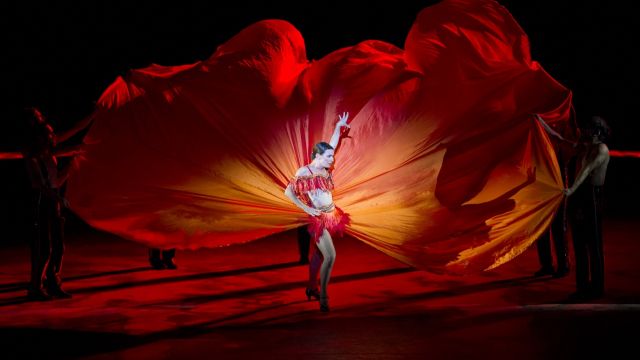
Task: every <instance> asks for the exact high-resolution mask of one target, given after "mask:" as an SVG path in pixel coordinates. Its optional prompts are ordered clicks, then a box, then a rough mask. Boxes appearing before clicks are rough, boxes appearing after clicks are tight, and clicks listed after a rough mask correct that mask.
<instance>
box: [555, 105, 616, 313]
mask: <svg viewBox="0 0 640 360" xmlns="http://www.w3.org/2000/svg"><path fill="white" fill-rule="evenodd" d="M583 136H584V137H585V140H586V143H585V144H584V149H583V151H581V152H580V153H579V154H578V168H579V169H580V170H579V171H578V174H577V175H576V180H575V182H574V183H573V185H572V186H571V187H570V188H568V189H565V190H564V193H565V194H566V195H567V196H571V198H570V201H569V209H570V211H569V212H570V214H571V227H572V230H573V243H574V246H573V247H574V254H575V258H576V259H575V260H576V288H577V291H576V292H575V293H573V294H572V295H571V298H572V299H574V300H583V299H590V298H598V297H601V296H602V295H603V294H604V255H603V251H602V248H603V246H602V245H603V242H602V213H603V200H604V196H603V195H604V194H603V188H604V181H605V176H606V173H607V166H608V165H609V148H608V147H607V145H606V144H605V143H604V141H606V139H607V137H608V136H609V126H608V125H607V123H606V122H605V121H604V119H602V118H601V117H599V116H594V117H592V118H591V121H590V122H589V124H588V125H587V126H586V127H585V128H584V129H583Z"/></svg>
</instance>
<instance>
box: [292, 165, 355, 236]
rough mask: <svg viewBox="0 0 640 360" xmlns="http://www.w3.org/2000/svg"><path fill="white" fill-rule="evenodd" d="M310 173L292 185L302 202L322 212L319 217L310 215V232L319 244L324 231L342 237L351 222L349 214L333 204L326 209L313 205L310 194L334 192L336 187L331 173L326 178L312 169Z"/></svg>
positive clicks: (299, 177)
mask: <svg viewBox="0 0 640 360" xmlns="http://www.w3.org/2000/svg"><path fill="white" fill-rule="evenodd" d="M307 168H309V167H307ZM309 172H310V173H311V175H305V176H296V177H294V178H293V179H291V182H290V184H291V187H292V188H293V191H294V193H295V194H296V196H297V197H298V199H300V201H302V202H303V203H305V204H306V205H307V206H309V207H312V208H314V209H318V210H320V211H321V213H320V215H318V216H312V215H309V226H308V230H309V234H311V238H312V239H313V240H314V241H315V242H316V243H317V242H318V241H319V239H320V235H322V230H323V229H327V231H328V232H329V234H330V235H331V237H336V236H338V237H342V236H343V234H344V230H345V228H346V226H347V225H349V224H350V222H351V219H350V217H349V214H347V213H345V212H344V211H342V209H340V208H339V207H337V206H336V205H335V203H333V202H331V204H330V205H328V206H326V207H322V208H318V207H316V206H314V205H313V202H312V201H311V196H310V194H309V192H312V191H317V190H320V191H327V192H331V191H333V188H334V185H333V178H332V176H331V173H329V174H328V175H326V176H325V175H323V174H314V173H313V172H312V171H311V169H309Z"/></svg>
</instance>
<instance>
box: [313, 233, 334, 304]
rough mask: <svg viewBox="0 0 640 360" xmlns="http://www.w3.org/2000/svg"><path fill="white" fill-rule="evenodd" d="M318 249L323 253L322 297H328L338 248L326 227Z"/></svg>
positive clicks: (321, 271) (321, 272)
mask: <svg viewBox="0 0 640 360" xmlns="http://www.w3.org/2000/svg"><path fill="white" fill-rule="evenodd" d="M317 247H318V250H320V253H322V257H323V260H322V266H321V267H320V297H321V298H327V297H328V296H327V285H328V284H329V278H330V277H331V269H333V264H334V263H335V260H336V249H335V248H334V247H333V240H332V239H331V235H329V232H328V231H327V230H326V229H325V230H323V232H322V235H321V236H320V239H319V241H318V244H317Z"/></svg>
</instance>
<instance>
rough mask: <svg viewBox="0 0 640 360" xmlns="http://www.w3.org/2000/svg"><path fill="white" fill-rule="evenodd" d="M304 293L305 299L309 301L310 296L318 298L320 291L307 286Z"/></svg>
mask: <svg viewBox="0 0 640 360" xmlns="http://www.w3.org/2000/svg"><path fill="white" fill-rule="evenodd" d="M304 293H305V295H307V301H311V298H312V297H313V298H315V299H316V300H320V292H318V289H310V288H307V289H306V290H305V291H304Z"/></svg>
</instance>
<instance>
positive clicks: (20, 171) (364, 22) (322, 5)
mask: <svg viewBox="0 0 640 360" xmlns="http://www.w3.org/2000/svg"><path fill="white" fill-rule="evenodd" d="M435 2H436V1H413V0H412V1H386V2H375V1H368V2H347V1H339V2H336V1H322V2H320V1H318V2H297V3H295V4H294V5H285V4H284V2H275V1H261V2H259V3H258V2H256V3H255V4H251V3H247V2H241V1H228V2H226V4H221V3H220V1H217V3H218V4H215V3H214V2H212V1H211V2H205V1H201V2H193V3H191V2H188V1H175V2H171V3H170V4H169V5H161V3H160V2H139V1H122V2H120V1H84V2H80V1H73V2H72V1H55V2H43V3H42V4H40V3H37V2H31V1H20V2H18V1H8V2H3V3H2V4H1V5H0V20H1V21H0V26H2V29H0V34H1V35H0V36H1V37H2V47H3V48H4V49H3V56H2V60H3V62H4V63H5V64H3V66H2V79H3V84H4V89H5V95H4V101H3V103H2V107H1V108H0V112H1V113H0V116H1V118H0V122H1V124H2V127H1V128H0V151H15V150H17V148H18V144H19V139H18V134H19V126H18V121H19V115H20V113H21V109H22V108H23V107H25V106H37V107H40V108H41V109H42V110H43V112H44V114H45V115H46V116H48V117H49V118H50V119H51V120H52V121H53V123H54V125H55V126H56V128H57V129H60V130H63V129H66V128H69V127H71V125H72V124H73V123H74V122H77V121H79V120H80V119H82V118H84V117H85V116H87V115H89V114H90V113H91V111H92V109H93V106H94V104H95V101H96V100H97V99H98V97H99V96H100V94H101V93H102V92H103V91H104V90H105V89H106V87H107V86H108V85H109V84H110V83H111V82H112V81H114V80H115V78H116V77H117V76H118V75H124V74H125V73H126V72H127V70H129V69H133V68H141V67H146V66H148V65H150V64H152V63H157V64H161V65H177V64H187V63H193V62H195V61H198V60H204V59H206V58H208V57H209V56H210V55H211V54H213V52H214V51H215V49H216V47H217V46H218V45H220V44H222V43H223V42H225V41H226V40H228V39H229V38H231V37H232V36H233V35H234V34H236V33H238V32H239V31H240V30H242V29H243V28H244V27H246V26H248V25H249V24H251V23H253V22H255V21H258V20H262V19H268V18H278V19H284V20H287V21H289V22H291V23H292V24H293V25H294V26H296V27H297V28H298V29H299V30H300V31H301V33H302V35H303V36H304V38H305V41H306V46H307V56H308V58H309V59H319V58H321V57H323V56H324V55H326V54H328V53H330V52H331V51H333V50H336V49H338V48H341V47H344V46H350V45H354V44H356V43H358V42H360V41H363V40H366V39H378V40H383V41H387V42H390V43H392V44H395V45H397V46H400V47H402V46H403V43H404V38H405V36H406V34H407V33H408V31H409V29H410V27H411V25H412V23H413V20H414V19H415V17H416V15H417V14H418V12H419V11H420V9H422V8H424V7H426V6H428V5H430V4H433V3H435ZM500 3H502V4H503V5H504V6H505V7H507V8H508V9H509V10H510V11H511V13H512V14H513V16H514V17H515V19H516V20H517V21H518V22H519V23H520V25H521V26H522V27H523V29H524V30H525V32H526V33H527V34H528V35H529V38H530V42H531V49H532V55H533V58H534V59H535V60H537V61H539V62H540V63H541V64H542V66H543V67H544V68H545V69H546V70H547V71H548V72H549V73H550V74H551V75H552V76H553V77H555V78H556V79H557V80H558V81H560V82H561V83H562V84H564V85H565V86H567V87H568V88H570V89H572V90H573V92H574V103H575V107H576V111H577V114H578V117H579V118H586V117H588V116H590V115H591V114H593V113H598V114H601V115H602V116H603V117H605V118H606V119H607V120H608V121H609V123H610V125H611V127H612V129H613V138H612V139H611V141H610V142H609V145H610V148H611V149H617V150H635V151H640V142H638V141H637V140H636V139H637V130H638V128H639V126H638V125H637V123H638V121H637V119H636V118H635V116H634V115H635V114H634V113H632V112H631V109H633V105H635V102H634V100H635V99H632V96H634V94H638V93H640V91H638V83H637V82H636V81H634V79H637V78H638V76H637V75H638V69H637V66H636V61H634V60H633V59H634V57H633V56H632V50H633V46H634V44H635V43H636V42H637V40H636V39H634V38H632V36H633V34H632V31H631V29H632V27H634V26H635V23H634V22H635V21H636V20H635V19H632V14H633V12H631V11H630V10H629V9H627V8H623V7H620V5H619V4H617V3H616V2H605V1H591V2H588V3H587V2H583V1H552V0H542V1H540V0H538V1H534V0H519V1H518V0H511V1H500ZM74 140H76V142H78V141H79V139H78V138H76V139H74ZM639 166H640V159H627V158H615V159H612V161H611V163H610V166H609V169H610V170H609V174H608V180H607V184H606V191H607V206H608V208H607V211H608V216H612V217H637V216H638V215H639V214H640V211H639V210H638V206H637V203H638V201H639V200H640V190H639V189H638V187H639V186H638V184H640V181H639V180H640V176H639V173H640V171H638V168H639ZM0 174H1V180H0V186H1V187H0V227H1V228H2V230H0V243H13V242H20V241H24V231H23V230H24V228H25V227H26V226H27V218H28V216H27V215H28V211H29V205H28V197H27V190H28V188H27V186H28V184H27V178H26V173H25V171H24V166H23V164H22V163H21V162H20V161H17V160H5V161H0ZM69 217H70V220H71V221H70V223H69V226H71V227H74V226H82V222H81V221H79V220H78V219H75V218H74V217H73V216H72V215H71V214H70V215H69Z"/></svg>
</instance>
